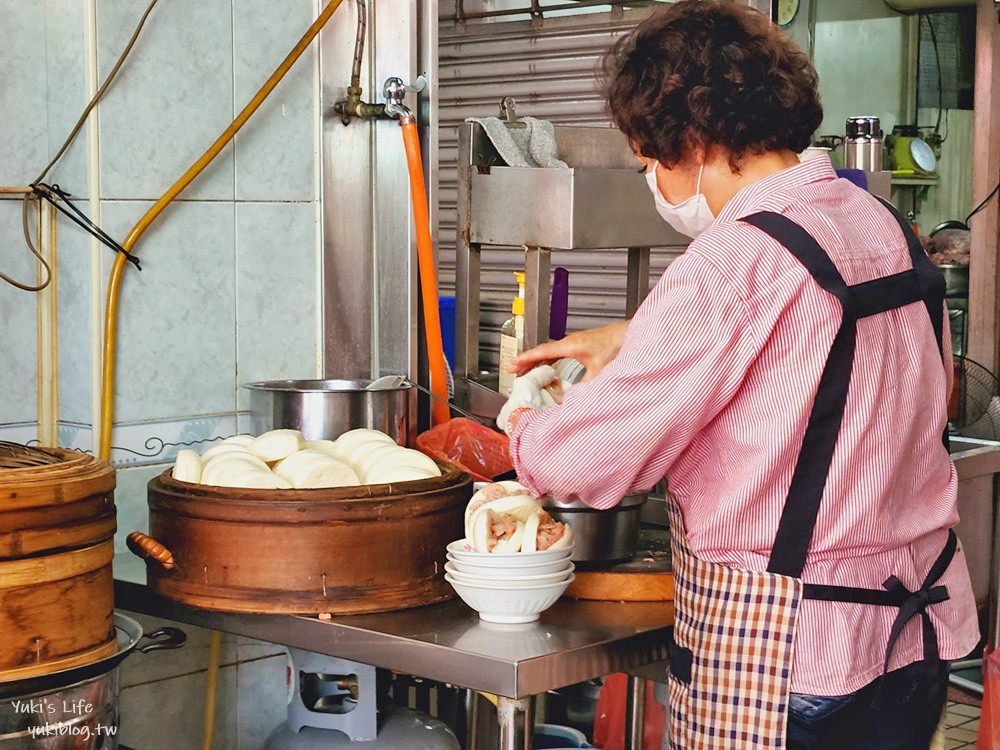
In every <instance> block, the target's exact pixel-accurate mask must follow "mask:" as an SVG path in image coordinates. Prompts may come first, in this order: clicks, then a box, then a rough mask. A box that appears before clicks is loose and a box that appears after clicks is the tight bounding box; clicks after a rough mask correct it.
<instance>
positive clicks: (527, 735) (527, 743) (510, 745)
mask: <svg viewBox="0 0 1000 750" xmlns="http://www.w3.org/2000/svg"><path fill="white" fill-rule="evenodd" d="M497 719H498V720H499V721H500V746H499V747H500V750H531V747H532V745H533V742H534V726H535V717H534V711H533V710H532V703H531V698H522V699H521V700H514V699H513V698H504V697H498V699H497Z"/></svg>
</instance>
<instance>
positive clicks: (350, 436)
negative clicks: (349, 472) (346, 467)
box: [333, 427, 396, 463]
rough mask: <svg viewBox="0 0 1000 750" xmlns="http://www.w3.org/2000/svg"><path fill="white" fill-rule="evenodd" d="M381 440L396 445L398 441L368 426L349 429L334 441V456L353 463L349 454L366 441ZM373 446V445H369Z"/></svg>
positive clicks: (339, 459)
mask: <svg viewBox="0 0 1000 750" xmlns="http://www.w3.org/2000/svg"><path fill="white" fill-rule="evenodd" d="M371 442H381V443H386V444H387V445H395V444H396V441H395V440H393V439H392V438H391V437H389V436H388V435H386V434H385V433H384V432H379V431H378V430H370V429H368V428H366V427H359V428H358V429H356V430H348V431H347V432H345V433H343V434H342V435H341V436H340V437H338V438H337V439H336V440H335V441H334V446H335V447H334V449H333V457H334V458H336V459H337V460H338V461H344V462H345V463H351V462H350V461H349V460H348V458H349V454H352V453H354V451H355V449H357V448H360V446H362V445H363V444H365V443H371ZM369 447H371V446H369Z"/></svg>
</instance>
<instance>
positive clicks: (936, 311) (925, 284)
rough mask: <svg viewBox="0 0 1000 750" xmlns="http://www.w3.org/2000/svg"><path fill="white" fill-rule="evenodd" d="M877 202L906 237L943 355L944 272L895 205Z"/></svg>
mask: <svg viewBox="0 0 1000 750" xmlns="http://www.w3.org/2000/svg"><path fill="white" fill-rule="evenodd" d="M875 197H876V198H877V199H878V202H879V203H881V204H882V205H883V206H885V208H886V210H888V211H889V213H891V214H892V217H893V218H894V219H895V220H896V223H897V224H899V230H900V231H901V232H902V233H903V237H905V238H906V247H907V249H908V250H909V251H910V262H911V263H912V264H913V270H914V271H916V273H917V277H918V279H919V281H920V288H921V290H922V291H923V298H924V304H925V305H926V306H927V315H928V316H929V317H930V319H931V325H932V326H933V327H934V338H935V340H936V341H937V345H938V351H940V352H941V356H942V357H943V356H944V289H945V284H944V272H943V271H942V270H941V269H940V268H938V267H937V266H935V265H934V264H933V263H931V261H930V259H929V258H928V257H927V253H925V252H924V248H923V245H921V244H920V240H919V239H918V238H917V235H916V234H914V232H913V227H911V226H910V225H909V224H908V223H907V222H906V219H904V218H903V216H902V214H900V213H899V211H897V210H896V207H895V206H894V205H892V204H891V203H890V202H889V201H887V200H884V199H882V198H879V197H878V196H875Z"/></svg>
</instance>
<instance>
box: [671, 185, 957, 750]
mask: <svg viewBox="0 0 1000 750" xmlns="http://www.w3.org/2000/svg"><path fill="white" fill-rule="evenodd" d="M883 203H885V202H884V201H883ZM885 205H886V206H887V208H889V209H890V210H891V211H892V213H893V215H894V216H895V217H896V220H897V222H898V223H899V226H900V228H901V230H902V231H903V234H904V235H905V236H906V238H907V244H908V247H909V251H910V258H911V261H912V264H913V267H912V268H911V269H909V270H908V271H904V272H902V273H898V274H893V275H892V276H888V277H885V278H881V279H876V280H874V281H869V282H866V283H864V284H858V285H856V286H848V285H847V284H846V283H845V282H844V280H843V278H842V277H841V275H840V273H839V272H838V271H837V269H836V267H835V266H834V264H833V262H832V261H831V260H830V258H829V256H827V254H826V253H825V252H824V251H823V249H822V248H821V247H820V246H819V244H818V243H817V242H816V241H815V240H814V239H813V238H812V237H811V236H810V235H809V234H808V233H807V232H805V230H803V229H802V228H801V227H800V226H798V225H797V224H795V223H794V222H792V221H791V220H790V219H788V218H786V217H784V216H781V215H780V214H775V213H771V212H761V213H758V214H754V215H752V216H747V217H744V218H743V219H741V221H743V222H745V223H747V224H750V225H752V226H755V227H757V228H758V229H760V230H761V231H763V232H765V233H767V234H769V235H770V236H772V237H773V238H774V239H776V240H777V241H778V242H779V243H781V244H782V245H784V246H785V247H786V248H787V249H788V250H789V252H791V253H792V255H794V256H795V258H796V259H797V260H798V261H799V262H800V263H801V264H802V265H803V266H804V267H805V268H806V270H807V271H808V272H809V273H810V275H812V277H813V279H814V280H815V281H816V283H818V284H819V285H820V286H821V287H822V288H823V289H825V290H826V291H827V292H829V293H830V294H832V295H834V296H835V297H836V298H837V299H838V301H839V302H840V303H841V306H842V307H843V317H842V322H841V326H840V329H839V330H838V332H837V335H836V337H835V338H834V341H833V345H832V346H831V348H830V354H829V355H828V357H827V362H826V364H825V366H824V368H823V374H822V376H821V378H820V382H819V387H818V389H817V392H816V396H815V400H814V403H813V407H812V412H811V413H810V416H809V421H808V424H807V427H806V432H805V436H804V438H803V441H802V447H801V449H800V451H799V458H798V462H797V464H796V467H795V471H794V472H793V475H792V482H791V485H790V487H789V490H788V496H787V498H786V500H785V504H784V508H783V510H782V514H781V519H780V521H779V523H778V531H777V534H776V535H775V541H774V545H773V547H772V550H771V557H770V560H769V561H768V566H767V570H766V571H764V572H751V571H746V570H739V569H735V568H731V567H728V566H725V565H718V564H715V563H709V562H706V561H704V560H700V559H698V558H697V557H696V556H695V555H694V554H693V553H692V552H691V550H690V549H689V548H688V540H687V533H686V530H685V527H684V518H683V515H682V512H681V509H680V507H679V505H678V504H677V502H676V501H675V500H674V499H673V498H672V497H671V498H668V503H667V504H668V510H669V513H670V531H671V536H672V541H671V545H672V553H673V574H674V607H675V611H676V621H675V624H674V641H673V643H672V644H671V648H670V675H669V679H668V682H669V695H670V705H669V707H668V710H667V732H666V736H665V737H664V748H671V750H747V749H748V748H776V749H781V748H784V747H785V746H786V735H787V726H788V701H789V693H790V691H789V679H790V677H791V670H792V660H793V656H794V650H795V629H796V624H797V622H798V615H799V605H800V603H801V602H802V600H803V599H818V600H824V601H841V602H855V603H863V604H868V605H872V606H882V607H896V608H897V609H898V610H899V613H898V614H897V616H896V619H895V621H894V623H893V627H892V630H891V633H890V637H889V642H888V643H887V645H886V651H885V662H884V670H883V671H885V670H888V666H889V658H890V657H891V655H892V651H893V648H894V647H895V644H896V641H897V639H898V638H899V635H900V634H901V633H902V630H903V627H904V626H905V625H906V623H907V622H909V621H910V620H911V619H912V618H914V617H917V616H920V617H921V620H922V624H923V642H924V658H925V660H926V661H927V662H928V664H929V665H930V666H931V667H932V668H933V665H935V663H936V662H937V660H938V658H939V657H938V647H937V636H936V634H935V632H934V627H933V625H932V624H931V621H930V617H929V615H928V613H927V607H928V606H930V605H933V604H936V603H938V602H942V601H945V600H946V599H947V598H948V591H947V589H946V588H945V587H944V586H935V585H934V584H935V583H936V582H937V581H938V579H939V578H940V577H941V575H942V574H943V573H944V572H945V570H947V568H948V565H949V564H950V563H951V559H952V557H953V556H954V554H955V549H956V546H957V539H956V537H955V534H954V531H952V532H950V533H949V536H948V542H947V544H946V545H945V548H944V549H943V550H942V552H941V554H940V556H939V557H938V559H937V560H936V561H935V562H934V564H933V566H932V567H931V570H930V571H929V572H928V573H927V576H926V578H925V579H924V582H923V584H922V585H921V587H920V588H919V589H918V590H916V591H909V590H907V589H906V587H905V586H904V585H903V584H902V582H900V581H899V579H898V578H896V577H895V576H891V575H890V576H889V577H888V578H887V579H886V581H885V583H884V584H883V588H882V589H867V588H858V587H851V586H826V585H818V584H806V583H803V582H802V580H801V575H802V568H803V566H804V565H805V561H806V554H807V553H808V550H809V544H810V542H811V540H812V534H813V529H814V527H815V524H816V518H817V516H818V514H819V506H820V500H821V499H822V496H823V489H824V487H825V485H826V478H827V475H828V473H829V470H830V463H831V459H832V457H833V451H834V448H835V446H836V442H837V435H838V433H839V432H840V424H841V421H842V419H843V415H844V406H845V404H846V402H847V392H848V388H849V385H850V379H851V371H852V369H853V361H854V347H855V339H856V330H857V321H858V320H859V319H861V318H865V317H868V316H870V315H878V314H880V313H883V312H886V311H888V310H894V309H896V308H899V307H903V306H905V305H909V304H914V303H917V302H922V303H923V304H924V305H925V306H926V308H927V312H928V315H929V316H930V319H931V325H932V327H933V329H934V333H935V336H936V338H937V342H938V346H939V347H942V346H943V344H942V331H943V325H944V321H943V316H944V278H943V276H942V275H941V272H940V270H939V269H937V267H935V266H934V265H933V264H932V263H931V262H930V261H929V260H928V259H927V256H926V254H925V253H924V251H923V248H922V247H921V246H920V242H919V241H918V240H917V238H916V236H915V235H914V234H913V232H912V230H911V229H910V227H909V226H908V225H907V224H906V222H905V221H904V220H903V218H902V217H901V216H899V214H898V213H897V212H896V211H895V209H894V208H893V207H892V206H891V205H889V204H887V203H885ZM944 440H945V443H946V444H947V433H946V434H945V436H944Z"/></svg>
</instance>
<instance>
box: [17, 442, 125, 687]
mask: <svg viewBox="0 0 1000 750" xmlns="http://www.w3.org/2000/svg"><path fill="white" fill-rule="evenodd" d="M9 467H17V468H9ZM114 490H115V471H114V469H113V468H112V467H111V466H110V465H109V464H107V463H105V462H104V461H100V460H99V459H96V458H94V457H92V456H88V455H85V454H83V453H78V452H76V451H69V450H62V449H58V448H48V449H45V450H39V449H31V448H25V447H24V446H14V445H12V444H3V445H0V682H8V681H11V680H19V679H24V678H29V677H34V676H38V675H44V674H48V673H49V672H53V671H57V670H61V669H68V668H71V667H75V666H80V665H84V664H89V663H91V662H93V661H96V660H99V659H102V658H104V657H106V656H108V655H110V654H113V653H114V652H115V650H116V648H117V646H116V643H115V637H114V620H113V615H114V581H113V578H112V573H111V560H112V558H113V557H114V534H115V505H114Z"/></svg>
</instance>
